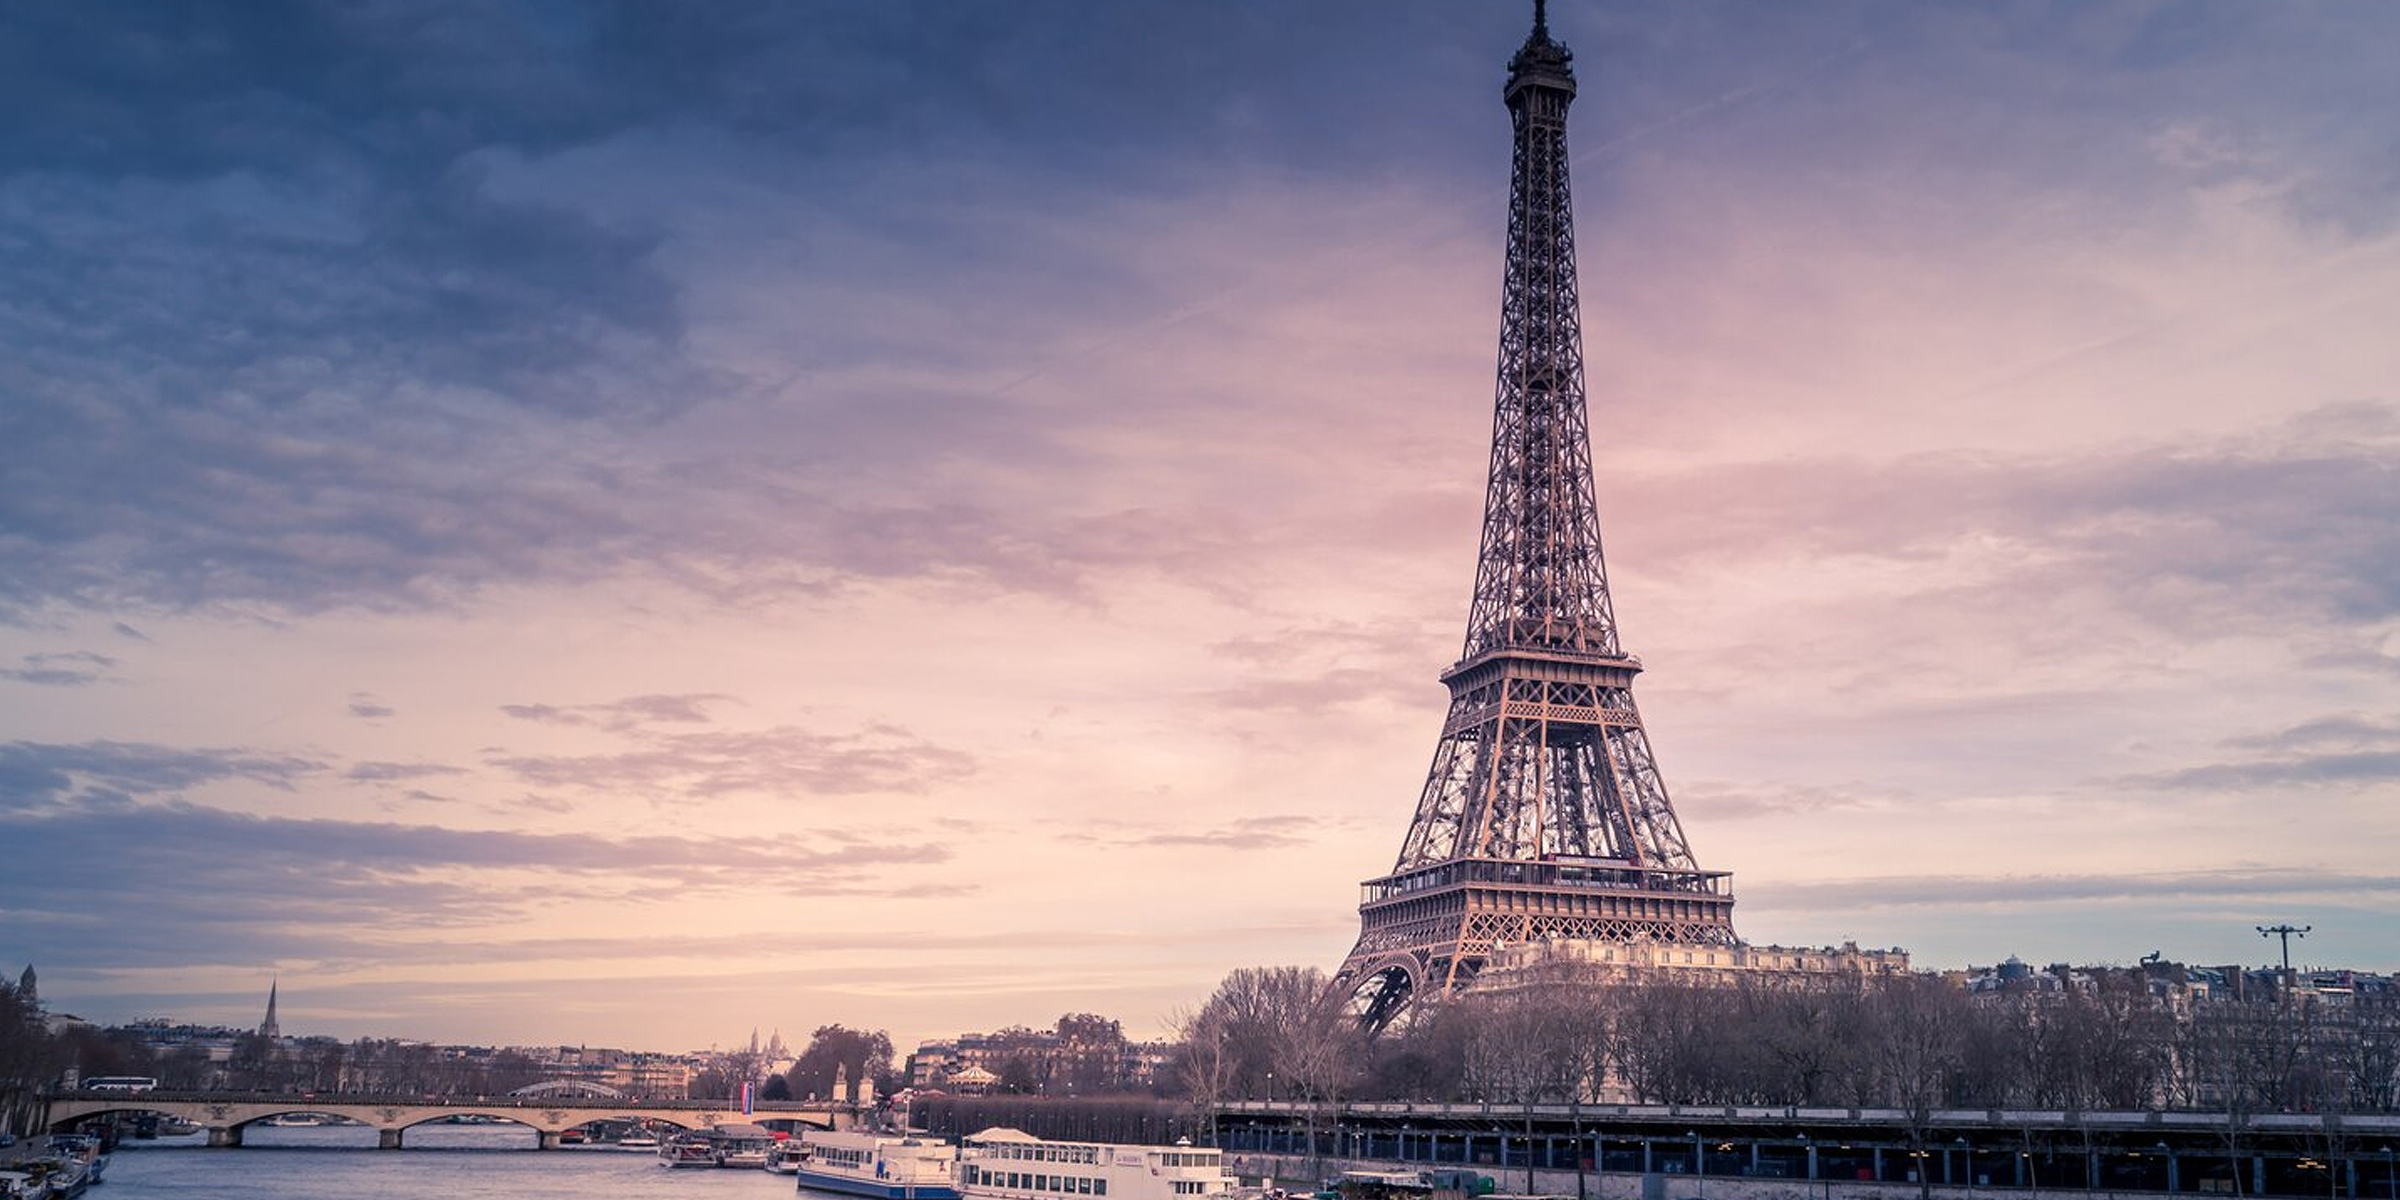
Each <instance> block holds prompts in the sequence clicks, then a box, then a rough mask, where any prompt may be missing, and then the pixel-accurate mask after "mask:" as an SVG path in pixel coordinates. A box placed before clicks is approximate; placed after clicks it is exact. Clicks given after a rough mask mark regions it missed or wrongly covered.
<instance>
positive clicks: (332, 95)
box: [0, 0, 2400, 1052]
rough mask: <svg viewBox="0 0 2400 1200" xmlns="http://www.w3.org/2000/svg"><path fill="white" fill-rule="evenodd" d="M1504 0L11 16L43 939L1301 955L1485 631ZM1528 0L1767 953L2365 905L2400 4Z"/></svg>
mask: <svg viewBox="0 0 2400 1200" xmlns="http://www.w3.org/2000/svg"><path fill="white" fill-rule="evenodd" d="M1526 19H1527V13H1526V11H1524V10H1523V8H1521V6H1519V5H1515V4H1489V5H1472V6H1469V5H1455V4H1441V3H1433V2H1430V0H1428V2H1417V0H1409V2H1404V3H1377V4H1369V3H1365V2H1364V0H1344V2H1340V3H1331V2H1329V3H1321V4H1318V3H1312V4H1307V5H1293V4H1273V3H1264V2H1257V0H1235V2H1230V3H1221V4H1210V5H1181V4H1169V3H1158V2H1151V0H1142V2H1137V3H1127V4H1117V5H1107V6H1091V5H1081V4H1067V3H1062V2H1052V0H1032V2H1025V3H1013V4H1009V5H965V4H940V3H932V2H930V0H927V2H900V3H884V4H876V5H871V6H870V5H860V6H839V7H832V6H820V5H793V4H766V3H761V4H756V5H750V4H723V5H710V6H706V7H704V8H699V9H693V10H673V9H667V8H660V7H655V6H642V5H623V6H618V5H608V4H602V5H594V6H589V7H570V8H567V9H565V10H553V9H549V8H544V7H540V6H533V5H493V6H464V7H460V8H457V9H444V8H440V7H438V6H434V7H427V6H418V5H393V6H386V7H368V8H361V9H327V8H321V7H315V6H306V5H298V6H293V7H292V8H290V9H289V10H283V9H279V8H277V7H275V6H271V5H268V6H239V7H228V8H226V9H225V10H223V11H218V12H214V13H211V14H207V15H201V14H195V13H192V12H187V11H184V10H180V9H164V8H158V9H137V8H119V7H114V6H84V7H77V6H68V5H57V6H48V7H42V6H36V7H35V8H33V9H31V10H25V11H17V12H12V13H8V14H6V15H0V28H6V30H7V32H6V34H5V35H4V36H0V55H6V56H7V58H8V62H7V65H6V66H5V67H4V68H0V79H6V80H9V81H10V82H8V83H5V84H0V90H5V91H6V92H7V93H8V94H9V95H10V96H11V97H12V99H13V100H14V101H15V103H14V105H13V108H14V109H15V110H16V111H18V112H19V113H20V114H21V115H23V114H31V115H33V116H35V117H36V118H38V119H35V120H19V121H16V122H11V123H10V125H9V127H8V128H7V129H6V130H5V132H0V278H6V279H7V280H8V281H9V284H8V286H7V287H6V288H5V289H0V290H4V292H5V297H4V298H0V347H4V349H5V353H0V717H4V718H5V729H4V730H0V846H5V847H6V856H7V858H8V859H9V861H10V864H11V865H10V866H9V868H8V869H7V870H6V871H5V872H0V931H4V932H0V966H5V967H6V969H8V970H10V971H12V972H13V971H15V970H17V969H19V968H20V967H21V966H22V965H23V964H24V963H25V962H31V963H33V964H35V965H36V966H37V967H38V969H39V971H40V979H41V987H42V995H43V997H44V998H45V999H46V1000H48V1001H49V1002H50V1003H51V1005H52V1006H53V1007H54V1008H57V1009H60V1010H63V1011H68V1012H73V1013H75V1014H77V1015H80V1016H82V1017H85V1018H87V1019H93V1020H102V1021H124V1020H132V1019H136V1018H140V1017H145V1016H152V1015H161V1016H170V1017H174V1018H178V1019H183V1020H194V1021H221V1022H226V1023H230V1024H255V1023H256V1021H257V1019H258V1015H259V1012H260V1011H261V1009H262V1008H263V1005H264V1001H265V996H266V992H267V988H268V985H269V981H270V980H274V979H279V980H280V989H281V990H280V1001H279V1003H280V1015H281V1023H282V1025H283V1027H284V1029H285V1030H286V1031H287V1032H289V1033H293V1034H319V1033H322V1034H332V1035H337V1036H342V1037H358V1036H363V1035H370V1034H371V1035H376V1036H401V1037H419V1038H430V1039H435V1040H443V1041H465V1042H482V1043H496V1044H509V1043H520V1044H534V1043H560V1042H563V1043H584V1044H590V1045H614V1046H627V1047H635V1048H655V1049H686V1048H695V1047H701V1046H707V1045H710V1044H720V1045H731V1044H734V1043H736V1042H738V1041H740V1040H741V1039H743V1038H745V1037H747V1036H748V1034H749V1033H750V1031H751V1030H752V1029H753V1028H754V1027H755V1028H760V1029H772V1028H780V1029H781V1030H782V1032H783V1033H784V1035H785V1036H786V1037H787V1038H789V1039H792V1040H794V1041H798V1040H800V1037H801V1036H802V1035H805V1033H806V1031H807V1030H809V1029H811V1028H814V1027H816V1026H818V1025H823V1024H828V1023H835V1022H839V1023H843V1024H847V1025H851V1026H856V1027H867V1028H880V1029H888V1030H890V1031H891V1033H892V1036H893V1040H894V1042H895V1043H896V1044H899V1045H900V1046H901V1048H902V1050H903V1052H905V1050H906V1049H907V1048H908V1047H909V1046H911V1045H913V1044H914V1043H915V1041H916V1040H917V1039H919V1038H925V1037H934V1036H941V1035H946V1034H952V1033H957V1032H960V1031H966V1030H990V1029H995V1028H998V1027H1002V1026H1006V1025H1011V1024H1030V1025H1047V1024H1049V1023H1050V1022H1051V1021H1053V1020H1055V1019H1056V1018H1057V1017H1058V1016H1059V1015H1060V1014H1061V1013H1065V1012H1079V1011H1090V1012H1098V1013H1102V1014H1106V1015H1108V1016H1111V1017H1115V1018H1118V1019H1120V1020H1122V1021H1123V1022H1124V1023H1125V1025H1126V1027H1127V1031H1128V1032H1129V1033H1132V1034H1135V1035H1137V1036H1140V1035H1155V1034H1157V1033H1159V1032H1160V1031H1162V1030H1163V1029H1164V1028H1165V1027H1166V1026H1167V1024H1168V1023H1169V1021H1170V1019H1171V1016H1172V1014H1174V1013H1175V1012H1176V1011H1177V1010H1178V1009H1179V1008H1185V1007H1189V1006H1193V1005H1196V1004H1197V1003H1198V1002H1199V1001H1200V1000H1202V999H1204V998H1205V997H1206V995H1207V993H1208V991H1209V989H1210V988H1211V987H1212V986H1213V985H1214V984H1215V983H1216V981H1217V980H1218V979H1219V978H1220V977H1221V976H1223V975H1224V973H1225V972H1227V971H1228V970H1231V969H1233V968H1236V967H1241V966H1250V965H1261V964H1282V963H1302V964H1309V965H1315V966H1319V967H1323V968H1326V969H1331V968H1332V967H1333V966H1334V965H1335V964H1336V963H1338V962H1339V961H1340V960H1341V957H1342V953H1343V951H1344V950H1345V949H1346V948H1347V947H1348V946H1349V944H1350V942H1351V940H1352V939H1353V937H1354V936H1355V935H1356V933H1357V930H1358V917H1357V911H1356V906H1357V903H1358V889H1357V883H1358V881H1360V880H1363V879H1366V878H1369V877H1371V876H1374V875H1377V874H1379V873H1381V872H1383V871H1385V870H1386V869H1388V868H1389V867H1390V866H1391V863H1392V857H1393V853H1394V851H1395V850H1396V849H1397V846H1398V843H1399V839H1400V837H1401V835H1402V834H1403V832H1404V831H1405V829H1406V828H1407V824H1408V819H1409V815H1410V813H1411V811H1412V810H1413V807H1414V804H1415V802H1416V798H1417V794H1418V791H1419V789H1420V787H1421V786H1422V784H1423V781H1424V773H1425V769H1426V761H1427V755H1428V753H1429V752H1430V751H1431V749H1432V747H1433V744H1434V738H1435V735H1436V733H1437V732H1438V730H1439V727H1440V723H1441V720H1442V713H1443V709H1444V702H1445V699H1446V696H1445V693H1444V690H1443V688H1442V686H1441V685H1440V684H1439V683H1438V682H1437V681H1436V676H1437V675H1438V673H1439V672H1440V671H1441V670H1442V669H1444V668H1445V667H1447V666H1448V665H1449V664H1450V662H1451V661H1452V660H1453V658H1454V657H1455V656H1456V655H1457V653H1458V649H1459V645H1460V633H1461V626H1462V622H1463V620H1464V617H1465V600H1466V596H1467V591H1468V587H1469V584H1470V582H1471V579H1470V576H1471V572H1472V569H1473V566H1474V556H1475V549H1476V547H1475V536H1476V529H1477V520H1478V517H1479V515H1480V505H1481V502H1482V498H1483V484H1484V471H1485V467H1486V461H1487V455H1488V451H1489V441H1488V438H1489V433H1490V421H1491V409H1490V405H1491V395H1492V382H1491V375H1492V363H1493V342H1494V337H1495V334H1496V332H1497V329H1498V293H1499V283H1500V279H1499V271H1500V255H1501V246H1502V239H1503V234H1504V230H1503V228H1502V225H1503V221H1504V218H1505V216H1506V210H1505V205H1506V188H1507V182H1508V158H1507V154H1508V126H1507V118H1506V113H1505V111H1504V110H1503V108H1502V105H1501V102H1500V96H1499V83H1500V80H1501V78H1502V76H1503V74H1504V71H1505V64H1506V62H1507V58H1508V55H1509V53H1510V52H1511V51H1512V50H1513V49H1514V48H1515V47H1516V46H1517V44H1518V43H1519V42H1520V41H1521V40H1522V39H1523V37H1524V31H1525V23H1526ZM1549 19H1550V22H1551V27H1552V29H1553V31H1554V32H1555V33H1556V34H1557V36H1558V37H1559V38H1560V40H1562V41H1564V42H1565V43H1566V44H1567V45H1569V46H1570V47H1572V48H1573V50H1574V51H1575V53H1576V56H1577V57H1576V61H1575V70H1576V74H1577V80H1578V83H1579V86H1580V89H1581V90H1580V93H1579V95H1578V99H1577V101H1576V104H1575V107H1574V109H1573V112H1572V114H1571V116H1570V118H1569V122H1568V131H1569V140H1570V143H1571V144H1572V145H1573V146H1574V147H1575V148H1576V157H1575V159H1574V162H1573V170H1574V172H1575V176H1574V185H1575V190H1576V196H1577V205H1578V207H1577V212H1576V221H1577V226H1576V233H1577V240H1578V243H1579V246H1580V253H1581V260H1580V266H1581V276H1580V278H1581V285H1582V301H1583V328H1584V337H1585V347H1586V357H1587V362H1588V387H1589V393H1590V396H1591V424H1592V429H1593V433H1594V443H1595V444H1594V447H1593V461H1594V464H1595V470H1596V472H1597V490H1598V499H1599V505H1600V510H1601V522H1602V530H1603V534H1604V536H1605V539H1606V544H1607V550H1608V563H1609V567H1610V582H1611V585H1612V588H1613V593H1614V598H1615V603H1616V614H1617V617H1618V620H1619V622H1620V627H1621V629H1622V632H1623V637H1624V641H1625V644H1626V648H1627V649H1628V650H1630V651H1631V652H1633V653H1635V654H1637V655H1639V656H1640V657H1641V659H1642V660H1643V662H1644V664H1645V666H1646V668H1647V669H1646V672H1645V673H1644V674H1643V675H1642V677H1641V679H1640V682H1639V684H1638V685H1637V689H1636V690H1637V694H1638V696H1639V697H1640V699H1641V702H1642V711H1643V715H1644V721H1645V724H1646V725H1647V727H1648V730H1649V734H1650V737H1651V740H1652V744H1653V745H1654V746H1655V747H1656V748H1657V751H1658V755H1659V761H1660V767H1661V769H1662V770H1663V772H1664V774H1665V777H1666V781H1667V785H1668V788H1669V790H1670V793H1671V794H1672V796H1673V798H1674V801H1675V807H1676V809H1677V811H1678V812H1679V813H1680V814H1681V817H1682V822H1683V827H1684V830H1685V831H1686V832H1687V833H1688V834H1689V836H1690V840H1691V844H1692V848H1693V850H1694V852H1695V854H1696V855H1697V857H1698V859H1699V860H1700V862H1701V864H1702V865H1703V866H1705V867H1708V868H1710V869H1717V870H1729V871H1732V872H1733V873H1734V888H1735V894H1736V896H1737V897H1738V898H1739V905H1738V907H1737V908H1736V910H1735V922H1736V926H1737V928H1738V929H1739V930H1740V931H1741V933H1742V934H1743V936H1745V937H1746V938H1748V939H1750V940H1753V941H1757V942H1774V943H1784V944H1806V945H1821V944H1831V943H1839V942H1843V941H1856V942H1858V943H1860V944H1862V945H1869V946H1900V947H1905V948H1906V949H1908V951H1909V952H1910V953H1911V955H1912V956H1913V958H1914V959H1915V961H1916V963H1917V965H1919V966H1923V967H1935V968H1939V967H1948V966H1963V965H1966V964H1968V963H1971V962H1972V963H1991V962H1994V961H1996V960H1999V959H2002V958H2005V957H2007V956H2009V955H2011V954H2015V955H2019V956H2022V957H2023V958H2025V959H2026V960H2028V961H2039V962H2051V961H2076V962H2120V963H2130V962H2133V961H2134V960H2136V959H2137V958H2139V957H2140V956H2141V955H2143V954H2145V953H2148V952H2151V951H2159V952H2162V953H2163V954H2164V955H2165V956H2166V957H2168V958H2170V959H2176V960H2181V961H2188V962H2195V963H2212V964H2213V963H2229V962H2246V963H2257V962H2264V961H2268V960H2269V959H2270V958H2272V956H2273V954H2272V952H2273V950H2274V947H2273V945H2272V944H2271V943H2266V942H2262V941H2261V939H2260V938H2259V937H2258V935H2257V934H2256V933H2255V932H2254V931H2253V929H2254V926H2256V925H2259V924H2263V923H2269V922H2274V921H2282V920H2289V921H2292V922H2295V923H2305V924H2311V925H2313V927H2314V932H2313V933H2312V934H2311V935H2310V937H2309V939H2308V940H2307V941H2306V942H2305V943H2304V944H2298V945H2295V946H2294V948H2293V949H2294V953H2295V955H2304V956H2305V957H2306V959H2307V960H2308V961H2311V962H2320V961H2321V962H2324V963H2327V964H2330V965H2343V966H2358V967H2364V968H2377V969H2386V970H2389V969H2394V968H2400V923H2395V922H2394V921H2393V920H2392V919H2391V917H2392V914H2393V911H2394V907H2395V902H2396V901H2400V873H2395V872H2394V870H2393V869H2392V867H2391V865H2390V848H2391V847H2392V846H2394V845H2395V844H2400V805H2395V804H2394V803H2393V801H2394V800H2395V798H2396V790H2400V396H2395V394H2394V391H2393V388H2394V383H2393V381H2394V380H2395V379H2396V378H2400V339H2396V338H2395V337H2394V335H2393V334H2392V333H2391V326H2392V324H2393V318H2394V315H2395V314H2396V313H2400V203H2395V201H2396V200H2400V136H2396V135H2395V128H2394V124H2393V122H2394V121H2395V119H2396V118H2395V117H2394V116H2393V114H2394V113H2400V78H2396V77H2395V75H2394V73H2393V72H2391V71H2390V69H2389V64H2390V63H2392V62H2393V61H2400V10H2395V9H2393V8H2392V7H2390V6H2388V5H2376V4H2367V3H2326V4H2314V5H2287V6H2257V5H2242V4H2234V3H2207V2H2195V3H2184V4H2175V5H2163V6H2162V5H2153V4H2142V3H2132V2H2130V0H2104V2H2102V3H2096V4H2080V5H2066V4H2061V5H2055V6H2052V5H2013V4H2012V5H1949V6H1925V5H1913V4H1899V3H1854V4H1811V5H1805V6H1795V5H1782V4H1773V3H1767V2H1765V0H1751V2H1732V0H1727V2H1722V3H1719V2H1709V3H1694V4H1677V5H1672V6H1637V5H1627V4H1615V3H1576V2H1574V0H1558V2H1556V3H1553V4H1552V5H1551V6H1550V13H1549Z"/></svg>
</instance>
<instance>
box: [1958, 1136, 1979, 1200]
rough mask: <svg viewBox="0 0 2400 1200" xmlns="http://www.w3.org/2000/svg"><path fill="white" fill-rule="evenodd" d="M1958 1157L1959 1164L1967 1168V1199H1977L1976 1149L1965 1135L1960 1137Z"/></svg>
mask: <svg viewBox="0 0 2400 1200" xmlns="http://www.w3.org/2000/svg"><path fill="white" fill-rule="evenodd" d="M1958 1157H1959V1159H1960V1163H1959V1165H1960V1166H1962V1167H1965V1168H1966V1179H1967V1200H1975V1151H1974V1150H1973V1149H1971V1148H1970V1147H1968V1145H1967V1139H1965V1138H1963V1137H1962V1138H1960V1139H1958Z"/></svg>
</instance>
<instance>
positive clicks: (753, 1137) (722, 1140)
mask: <svg viewBox="0 0 2400 1200" xmlns="http://www.w3.org/2000/svg"><path fill="white" fill-rule="evenodd" d="M700 1136H701V1137H703V1138H705V1139H707V1141H708V1150H709V1155H710V1157H711V1158H713V1159H715V1160H716V1164H717V1165H718V1166H720V1167H763V1166H766V1165H767V1150H768V1148H769V1147H771V1146H773V1145H774V1144H775V1134H774V1132H773V1131H772V1130H769V1129H767V1128H766V1127H764V1126H761V1125H749V1124H719V1125H711V1126H709V1127H708V1128H707V1130H705V1131H704V1132H702V1133H701V1134H700Z"/></svg>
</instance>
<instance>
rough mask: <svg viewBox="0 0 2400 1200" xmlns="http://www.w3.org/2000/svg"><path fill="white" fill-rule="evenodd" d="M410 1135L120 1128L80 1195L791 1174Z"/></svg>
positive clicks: (701, 1192) (516, 1185)
mask: <svg viewBox="0 0 2400 1200" xmlns="http://www.w3.org/2000/svg"><path fill="white" fill-rule="evenodd" d="M407 1138H408V1148H407V1149H405V1150H377V1149H375V1148H374V1147H375V1131H374V1130H372V1129H368V1128H366V1127H365V1126H360V1125H354V1126H348V1127H341V1126H330V1127H317V1128H308V1127H296V1128H289V1129H270V1128H265V1127H261V1126H252V1127H251V1128H250V1129H248V1130H246V1131H244V1139H243V1140H244V1145H243V1146H242V1147H241V1148H240V1149H238V1150H211V1149H208V1148H207V1147H206V1146H204V1145H202V1144H201V1140H200V1139H199V1138H198V1137H196V1136H195V1137H192V1138H162V1139H159V1140H157V1141H136V1140H133V1139H127V1140H126V1141H125V1142H124V1143H123V1144H121V1145H119V1146H118V1147H117V1151H116V1153H115V1154H113V1155H111V1156H110V1157H109V1163H108V1178H107V1180H106V1181H105V1182H104V1183H102V1184H101V1186H99V1187H97V1188H94V1189H93V1190H92V1191H91V1192H90V1193H88V1194H87V1197H86V1200H148V1198H150V1197H174V1198H175V1200H387V1198H388V1200H622V1198H624V1197H629V1196H639V1197H661V1198H669V1197H684V1196H704V1197H711V1198H714V1200H730V1198H732V1197H737V1196H749V1197H755V1198H757V1200H766V1198H767V1197H781V1196H790V1195H792V1194H793V1193H794V1191H795V1190H796V1189H794V1188H793V1186H792V1177H791V1176H789V1175H773V1174H769V1173H768V1172H766V1171H763V1170H757V1169H750V1170H706V1169H700V1168H686V1169H682V1170H669V1169H668V1168H665V1167H662V1166H660V1165H659V1164H658V1158H657V1157H656V1155H654V1154H653V1153H652V1152H650V1151H647V1150H619V1149H616V1148H614V1147H604V1146H562V1147H560V1148H559V1149H556V1150H544V1151H536V1150H534V1149H533V1148H532V1146H533V1131H532V1130H530V1129H524V1128H521V1127H516V1126H469V1125H420V1126H418V1127H417V1128H415V1129H411V1130H409V1131H408V1135H407ZM809 1195H811V1196H817V1195H819V1194H818V1193H814V1192H811V1193H809ZM826 1200H831V1198H830V1197H827V1198H826Z"/></svg>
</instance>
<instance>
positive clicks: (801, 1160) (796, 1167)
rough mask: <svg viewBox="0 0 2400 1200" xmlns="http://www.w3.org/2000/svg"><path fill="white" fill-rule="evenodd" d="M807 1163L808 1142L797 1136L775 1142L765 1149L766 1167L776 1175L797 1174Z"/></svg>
mask: <svg viewBox="0 0 2400 1200" xmlns="http://www.w3.org/2000/svg"><path fill="white" fill-rule="evenodd" d="M807 1163H808V1143H806V1142H803V1141H801V1140H800V1139H799V1138H793V1139H791V1140H790V1141H783V1142H777V1143H775V1145H774V1147H773V1148H772V1149H770V1150H768V1151H767V1169H768V1170H770V1171H773V1172H775V1173H776V1174H778V1175H797V1174H799V1173H800V1168H801V1167H802V1166H805V1165H806V1164H807Z"/></svg>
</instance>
